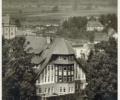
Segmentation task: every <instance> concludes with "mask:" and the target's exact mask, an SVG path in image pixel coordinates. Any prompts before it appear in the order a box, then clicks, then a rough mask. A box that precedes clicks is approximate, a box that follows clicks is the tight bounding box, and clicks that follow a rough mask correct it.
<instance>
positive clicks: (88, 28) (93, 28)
mask: <svg viewBox="0 0 120 100" xmlns="http://www.w3.org/2000/svg"><path fill="white" fill-rule="evenodd" d="M94 30H97V31H102V30H103V27H87V31H94Z"/></svg>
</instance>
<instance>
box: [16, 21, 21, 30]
mask: <svg viewBox="0 0 120 100" xmlns="http://www.w3.org/2000/svg"><path fill="white" fill-rule="evenodd" d="M15 25H16V26H17V27H18V28H19V27H21V22H20V20H19V19H15Z"/></svg>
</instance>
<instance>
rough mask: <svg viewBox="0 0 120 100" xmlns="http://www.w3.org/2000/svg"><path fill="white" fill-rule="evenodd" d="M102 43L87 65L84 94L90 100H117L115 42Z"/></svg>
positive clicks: (113, 40) (111, 40)
mask: <svg viewBox="0 0 120 100" xmlns="http://www.w3.org/2000/svg"><path fill="white" fill-rule="evenodd" d="M103 42H104V43H103ZM103 42H101V43H99V44H97V46H95V49H97V52H95V53H94V55H93V57H92V58H91V60H90V61H89V63H88V65H89V67H88V74H87V79H88V80H87V81H88V86H87V88H86V93H87V95H88V96H89V97H92V100H117V42H116V41H115V39H114V38H110V39H109V41H108V42H105V41H103Z"/></svg>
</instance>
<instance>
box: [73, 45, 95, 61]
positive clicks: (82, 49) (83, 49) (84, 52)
mask: <svg viewBox="0 0 120 100" xmlns="http://www.w3.org/2000/svg"><path fill="white" fill-rule="evenodd" d="M72 47H73V49H74V51H75V54H76V58H83V59H86V60H87V59H88V55H89V53H90V50H91V49H94V44H93V43H83V44H75V45H72Z"/></svg>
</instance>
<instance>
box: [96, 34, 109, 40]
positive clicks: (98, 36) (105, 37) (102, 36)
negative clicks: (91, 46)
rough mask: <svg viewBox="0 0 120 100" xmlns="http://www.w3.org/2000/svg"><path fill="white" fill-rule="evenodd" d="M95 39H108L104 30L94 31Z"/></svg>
mask: <svg viewBox="0 0 120 100" xmlns="http://www.w3.org/2000/svg"><path fill="white" fill-rule="evenodd" d="M94 40H95V41H107V40H108V35H107V33H104V32H98V33H95V39H94Z"/></svg>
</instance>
